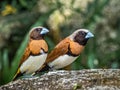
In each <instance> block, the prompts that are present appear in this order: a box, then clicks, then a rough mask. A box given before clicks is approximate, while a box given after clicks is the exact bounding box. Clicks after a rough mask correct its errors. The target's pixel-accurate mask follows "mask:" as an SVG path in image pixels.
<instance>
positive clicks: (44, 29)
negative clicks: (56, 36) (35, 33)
mask: <svg viewBox="0 0 120 90" xmlns="http://www.w3.org/2000/svg"><path fill="white" fill-rule="evenodd" d="M48 32H49V30H48V29H47V28H43V29H42V31H41V32H40V34H41V35H42V34H46V33H48Z"/></svg>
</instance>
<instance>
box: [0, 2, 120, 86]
mask: <svg viewBox="0 0 120 90" xmlns="http://www.w3.org/2000/svg"><path fill="white" fill-rule="evenodd" d="M35 26H44V27H46V28H48V29H49V30H50V33H49V34H48V35H47V36H46V37H45V39H46V41H47V43H48V45H49V51H51V50H52V49H53V47H54V46H55V45H56V44H57V43H58V42H59V41H60V40H62V39H63V38H65V37H66V36H68V35H70V34H71V33H72V32H74V31H75V30H76V29H78V28H86V29H89V30H90V31H91V32H93V33H94V35H95V37H94V38H93V39H91V40H89V42H88V44H87V45H86V48H85V50H84V52H83V53H82V54H81V55H80V57H79V58H78V59H77V60H76V61H75V62H74V63H73V64H72V65H71V68H72V69H74V70H79V69H93V68H103V69H106V68H113V69H115V68H120V37H119V35H120V1H119V0H0V85H3V84H5V83H8V82H9V81H11V79H12V78H13V76H14V74H15V72H16V69H17V67H18V64H19V60H20V58H21V57H22V55H23V52H24V49H25V47H26V44H27V40H28V36H27V35H28V32H29V30H30V29H31V28H32V27H35Z"/></svg>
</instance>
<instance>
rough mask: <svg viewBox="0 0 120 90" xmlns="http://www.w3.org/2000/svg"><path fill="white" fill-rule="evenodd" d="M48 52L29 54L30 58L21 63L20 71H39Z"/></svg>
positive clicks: (29, 72)
mask: <svg viewBox="0 0 120 90" xmlns="http://www.w3.org/2000/svg"><path fill="white" fill-rule="evenodd" d="M46 57H47V54H42V55H39V56H29V58H28V59H27V60H26V61H25V62H24V63H23V64H22V65H21V67H20V71H21V72H22V73H23V72H25V73H26V74H32V73H34V72H35V71H37V70H38V69H39V68H40V67H41V66H42V65H43V64H44V62H45V60H46Z"/></svg>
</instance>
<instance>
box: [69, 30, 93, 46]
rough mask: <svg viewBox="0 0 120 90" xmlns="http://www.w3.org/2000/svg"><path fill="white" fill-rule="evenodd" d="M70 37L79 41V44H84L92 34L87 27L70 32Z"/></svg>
mask: <svg viewBox="0 0 120 90" xmlns="http://www.w3.org/2000/svg"><path fill="white" fill-rule="evenodd" d="M69 37H70V39H72V40H73V41H75V42H77V43H79V44H80V45H83V46H84V45H86V43H87V41H88V39H90V38H92V37H94V35H93V34H92V33H91V32H90V31H89V30H87V29H78V30H76V31H75V32H73V34H71V35H70V36H69Z"/></svg>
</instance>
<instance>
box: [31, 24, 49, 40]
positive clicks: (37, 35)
mask: <svg viewBox="0 0 120 90" xmlns="http://www.w3.org/2000/svg"><path fill="white" fill-rule="evenodd" d="M48 32H49V30H48V29H46V28H44V27H40V26H39V27H34V28H32V29H31V31H30V38H31V39H34V40H39V39H42V38H43V37H44V35H45V34H47V33H48Z"/></svg>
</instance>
